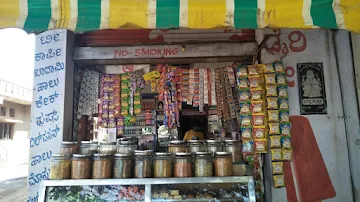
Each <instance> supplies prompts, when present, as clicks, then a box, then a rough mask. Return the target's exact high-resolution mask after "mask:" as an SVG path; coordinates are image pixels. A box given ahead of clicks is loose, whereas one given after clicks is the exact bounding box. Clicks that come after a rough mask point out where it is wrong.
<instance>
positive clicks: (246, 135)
mask: <svg viewBox="0 0 360 202" xmlns="http://www.w3.org/2000/svg"><path fill="white" fill-rule="evenodd" d="M240 130H241V138H242V139H251V131H252V128H251V126H250V127H249V126H242V127H241V129H240Z"/></svg>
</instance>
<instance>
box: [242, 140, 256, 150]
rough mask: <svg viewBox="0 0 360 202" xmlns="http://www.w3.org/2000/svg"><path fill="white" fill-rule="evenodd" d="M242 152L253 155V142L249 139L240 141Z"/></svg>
mask: <svg viewBox="0 0 360 202" xmlns="http://www.w3.org/2000/svg"><path fill="white" fill-rule="evenodd" d="M242 152H243V153H253V152H254V141H253V140H250V139H244V140H242Z"/></svg>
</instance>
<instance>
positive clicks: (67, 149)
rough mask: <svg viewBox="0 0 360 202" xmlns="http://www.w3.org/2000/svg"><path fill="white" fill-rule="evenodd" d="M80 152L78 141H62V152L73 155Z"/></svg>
mask: <svg viewBox="0 0 360 202" xmlns="http://www.w3.org/2000/svg"><path fill="white" fill-rule="evenodd" d="M78 153H79V145H78V143H77V142H62V143H61V146H60V154H65V155H72V154H78Z"/></svg>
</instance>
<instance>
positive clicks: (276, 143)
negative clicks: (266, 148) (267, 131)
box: [270, 135, 281, 148]
mask: <svg viewBox="0 0 360 202" xmlns="http://www.w3.org/2000/svg"><path fill="white" fill-rule="evenodd" d="M280 147H281V136H280V135H273V136H270V148H280Z"/></svg>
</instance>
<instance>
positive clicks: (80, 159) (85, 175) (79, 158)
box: [71, 154, 92, 179]
mask: <svg viewBox="0 0 360 202" xmlns="http://www.w3.org/2000/svg"><path fill="white" fill-rule="evenodd" d="M91 169H92V160H91V156H89V155H83V154H73V157H72V159H71V179H91Z"/></svg>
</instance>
